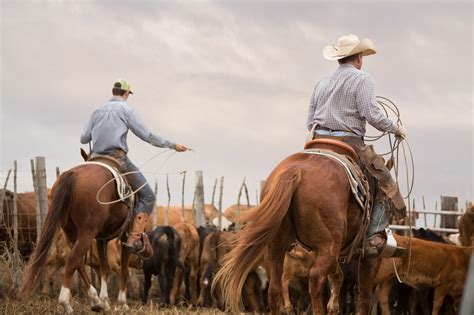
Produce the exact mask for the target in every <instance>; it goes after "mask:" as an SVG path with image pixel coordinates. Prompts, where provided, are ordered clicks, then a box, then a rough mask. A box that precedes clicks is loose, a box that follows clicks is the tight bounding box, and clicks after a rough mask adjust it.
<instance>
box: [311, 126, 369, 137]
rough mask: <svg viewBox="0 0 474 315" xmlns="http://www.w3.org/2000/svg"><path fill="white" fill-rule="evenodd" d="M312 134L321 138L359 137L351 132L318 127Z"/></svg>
mask: <svg viewBox="0 0 474 315" xmlns="http://www.w3.org/2000/svg"><path fill="white" fill-rule="evenodd" d="M314 133H315V134H318V135H322V136H334V137H345V136H351V137H359V138H360V136H359V135H357V134H355V133H353V132H351V131H345V130H332V129H329V128H326V127H323V126H320V125H317V126H316V128H315V129H314Z"/></svg>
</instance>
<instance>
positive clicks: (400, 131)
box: [395, 126, 407, 140]
mask: <svg viewBox="0 0 474 315" xmlns="http://www.w3.org/2000/svg"><path fill="white" fill-rule="evenodd" d="M395 137H396V138H397V139H398V140H403V139H405V138H406V137H407V132H406V130H405V128H403V126H398V127H397V129H396V130H395Z"/></svg>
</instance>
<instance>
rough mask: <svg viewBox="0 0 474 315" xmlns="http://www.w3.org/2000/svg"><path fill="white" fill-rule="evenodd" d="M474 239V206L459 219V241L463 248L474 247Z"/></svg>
mask: <svg viewBox="0 0 474 315" xmlns="http://www.w3.org/2000/svg"><path fill="white" fill-rule="evenodd" d="M473 238H474V205H471V206H470V207H469V208H467V209H466V212H465V213H464V214H463V215H462V216H461V218H460V219H459V240H460V241H461V245H462V246H472V245H474V244H473Z"/></svg>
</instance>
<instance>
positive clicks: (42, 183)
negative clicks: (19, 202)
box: [35, 156, 48, 235]
mask: <svg viewBox="0 0 474 315" xmlns="http://www.w3.org/2000/svg"><path fill="white" fill-rule="evenodd" d="M35 165H36V182H37V184H38V195H39V206H40V214H41V226H43V224H44V220H45V219H46V213H47V212H48V187H47V183H46V159H45V157H44V156H37V157H35ZM38 235H39V234H38Z"/></svg>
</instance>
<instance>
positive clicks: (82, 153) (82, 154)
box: [81, 148, 89, 161]
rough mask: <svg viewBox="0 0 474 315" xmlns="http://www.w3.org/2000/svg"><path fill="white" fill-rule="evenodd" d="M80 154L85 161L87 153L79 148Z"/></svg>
mask: <svg viewBox="0 0 474 315" xmlns="http://www.w3.org/2000/svg"><path fill="white" fill-rule="evenodd" d="M81 156H82V158H83V159H84V161H87V160H88V159H89V155H88V154H87V153H86V151H84V149H83V148H81Z"/></svg>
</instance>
